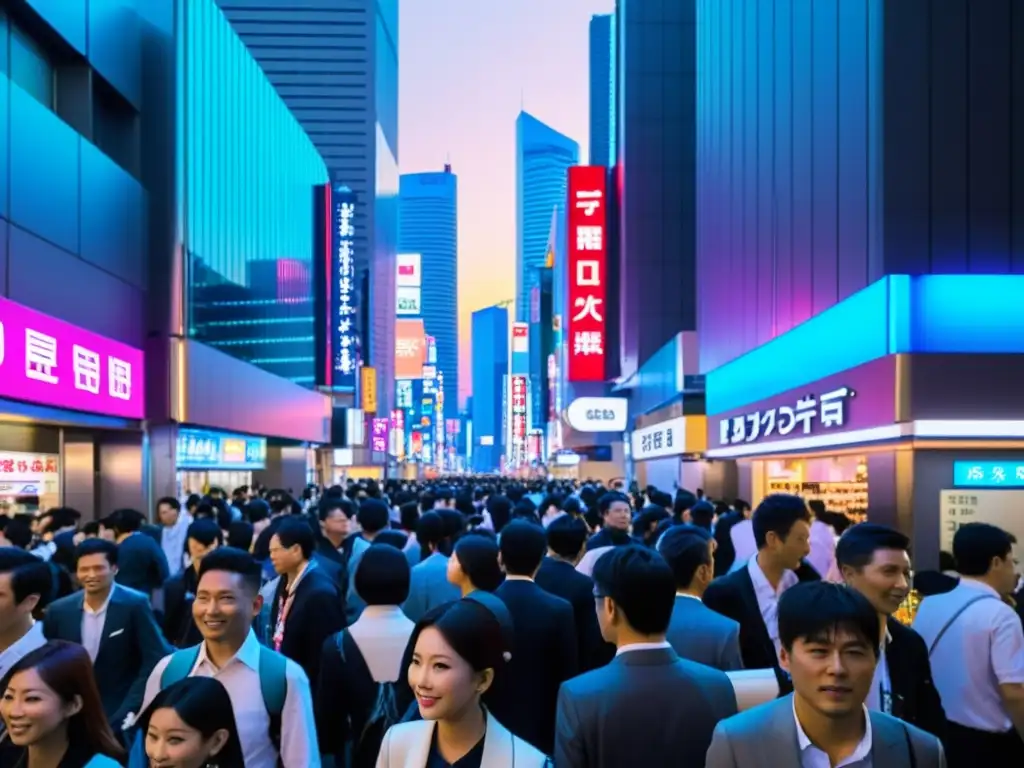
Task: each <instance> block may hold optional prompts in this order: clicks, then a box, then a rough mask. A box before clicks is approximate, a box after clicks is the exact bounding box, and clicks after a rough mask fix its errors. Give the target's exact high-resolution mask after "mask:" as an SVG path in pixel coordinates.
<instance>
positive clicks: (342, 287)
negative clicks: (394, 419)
mask: <svg viewBox="0 0 1024 768" xmlns="http://www.w3.org/2000/svg"><path fill="white" fill-rule="evenodd" d="M355 203H356V196H355V193H354V192H352V191H351V190H350V189H349V188H348V187H344V186H339V187H336V188H335V189H334V195H333V198H332V208H331V231H332V233H333V238H332V240H333V242H332V247H331V251H332V254H333V269H332V272H331V277H330V279H331V280H332V281H333V285H334V291H333V294H332V296H331V300H332V303H333V307H332V309H333V312H332V315H331V322H332V323H333V324H334V334H333V347H332V352H333V361H334V371H333V376H332V383H333V385H334V386H335V387H341V388H351V389H354V388H355V385H356V368H357V366H358V364H359V331H358V327H357V323H356V318H357V316H358V309H357V307H356V296H357V293H356V284H355V283H356V262H355V250H354V246H355V236H356V228H355V209H356V206H355Z"/></svg>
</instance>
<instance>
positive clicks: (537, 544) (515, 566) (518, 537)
mask: <svg viewBox="0 0 1024 768" xmlns="http://www.w3.org/2000/svg"><path fill="white" fill-rule="evenodd" d="M498 548H499V550H500V551H501V562H502V565H504V566H505V572H506V573H508V574H510V575H512V576H532V575H533V574H534V573H535V572H536V571H537V569H538V568H539V567H540V564H541V562H543V560H544V555H545V554H546V553H547V551H548V541H547V537H546V536H545V535H544V529H543V528H541V527H540V526H538V525H534V524H533V523H528V522H526V521H525V520H513V521H512V522H511V523H509V524H508V525H506V526H505V527H504V528H503V529H502V531H501V537H500V538H499V540H498Z"/></svg>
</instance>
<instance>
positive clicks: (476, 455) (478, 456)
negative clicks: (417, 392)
mask: <svg viewBox="0 0 1024 768" xmlns="http://www.w3.org/2000/svg"><path fill="white" fill-rule="evenodd" d="M508 321H509V318H508V309H506V308H505V307H502V306H494V307H487V308H486V309H481V310H477V311H476V312H474V313H473V317H472V320H471V328H472V334H473V335H472V342H471V344H472V350H471V351H472V358H473V397H472V398H471V403H470V415H471V418H472V420H473V434H472V437H471V439H472V441H473V471H474V472H494V471H495V470H497V469H500V467H501V455H502V453H504V449H505V446H504V442H505V425H504V413H503V410H504V401H505V398H504V387H505V379H506V377H507V376H508V342H509V322H508Z"/></svg>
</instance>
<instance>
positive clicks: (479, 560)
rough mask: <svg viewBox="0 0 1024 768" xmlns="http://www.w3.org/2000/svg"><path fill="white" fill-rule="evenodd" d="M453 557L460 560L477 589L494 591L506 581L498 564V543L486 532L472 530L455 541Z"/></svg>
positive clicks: (460, 564) (464, 571)
mask: <svg viewBox="0 0 1024 768" xmlns="http://www.w3.org/2000/svg"><path fill="white" fill-rule="evenodd" d="M452 557H454V558H456V559H457V560H458V561H459V566H460V567H461V568H462V572H463V573H465V574H466V578H468V579H469V582H470V584H472V585H473V586H474V587H476V588H477V589H482V590H484V591H485V592H493V591H494V590H496V589H497V588H498V587H500V586H501V584H502V582H503V581H505V574H503V573H502V572H501V566H499V565H498V543H497V542H496V541H495V540H494V539H493V538H491V537H490V536H487V535H486V534H481V533H477V532H476V531H470V532H469V533H467V534H466V535H464V536H462V537H461V538H460V539H459V540H458V541H457V542H455V551H454V553H453V554H452Z"/></svg>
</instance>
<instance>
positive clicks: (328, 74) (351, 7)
mask: <svg viewBox="0 0 1024 768" xmlns="http://www.w3.org/2000/svg"><path fill="white" fill-rule="evenodd" d="M217 2H218V3H219V4H220V7H221V8H222V9H223V11H224V13H225V15H226V16H227V17H228V19H229V20H230V21H231V24H232V26H233V27H234V28H235V30H236V31H237V33H238V35H239V36H240V37H241V38H242V40H243V41H244V42H245V44H246V46H247V47H248V48H249V50H250V51H251V52H252V54H253V56H254V57H255V58H256V60H257V61H258V62H259V64H260V66H261V67H262V68H263V71H264V72H266V74H267V77H268V78H269V79H270V81H271V83H273V85H274V87H275V88H276V89H277V91H278V93H279V94H280V95H281V97H282V98H283V99H284V101H285V103H286V104H287V105H288V107H289V108H290V109H291V111H292V113H293V114H294V115H295V116H296V117H297V118H298V120H299V122H300V123H301V124H302V126H303V128H305V130H306V132H307V133H308V134H309V136H310V138H311V139H312V140H313V142H314V144H315V145H316V148H317V150H319V152H320V154H321V156H322V157H323V158H324V161H325V162H326V163H327V168H328V172H329V173H330V176H331V180H332V181H333V182H335V183H341V184H346V185H347V186H349V187H350V188H351V189H352V190H353V191H354V192H355V193H356V195H357V204H356V215H355V228H356V233H355V246H356V268H357V270H358V272H359V274H360V275H368V276H369V286H370V290H369V296H368V297H364V299H367V298H368V300H369V306H368V307H367V306H364V307H363V308H362V313H361V314H362V316H363V322H364V327H363V328H362V334H363V338H364V340H365V342H366V347H364V349H363V357H364V359H366V360H367V361H368V362H369V363H370V364H372V365H373V366H375V367H376V368H377V375H378V380H379V382H380V386H379V387H378V390H379V392H380V397H381V411H382V412H384V411H387V410H388V409H390V408H391V403H390V401H391V393H392V392H393V390H394V387H393V386H392V385H391V381H392V379H393V367H394V316H395V307H394V301H395V285H394V275H395V253H396V251H397V246H398V201H397V196H398V0H303V2H302V3H301V4H296V3H294V2H291V1H290V0H261V2H259V3H256V2H253V0H217Z"/></svg>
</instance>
